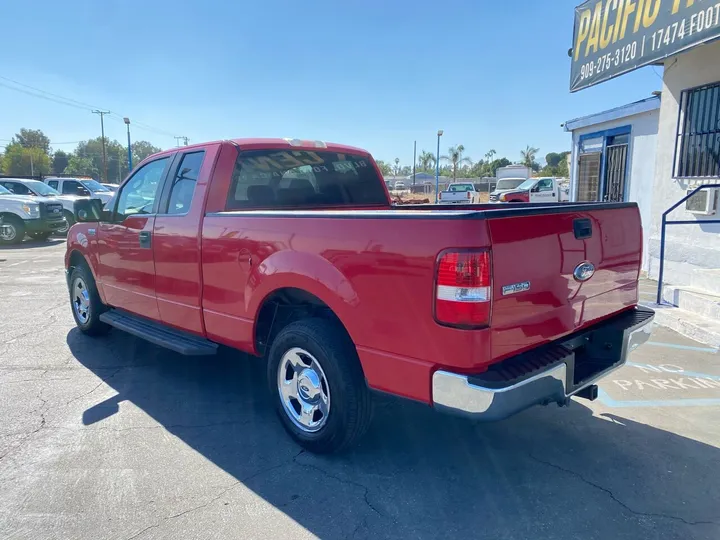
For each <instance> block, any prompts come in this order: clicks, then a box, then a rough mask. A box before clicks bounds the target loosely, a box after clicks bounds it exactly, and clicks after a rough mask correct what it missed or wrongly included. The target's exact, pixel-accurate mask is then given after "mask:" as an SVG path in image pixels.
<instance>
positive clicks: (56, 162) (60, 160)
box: [52, 150, 70, 174]
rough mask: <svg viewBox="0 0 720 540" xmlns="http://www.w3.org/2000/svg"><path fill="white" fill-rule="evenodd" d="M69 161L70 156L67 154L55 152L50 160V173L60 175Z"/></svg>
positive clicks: (60, 151) (59, 151)
mask: <svg viewBox="0 0 720 540" xmlns="http://www.w3.org/2000/svg"><path fill="white" fill-rule="evenodd" d="M69 161H70V156H69V155H68V154H67V152H63V151H62V150H58V151H57V152H55V154H53V159H52V173H53V174H62V173H63V171H65V167H67V166H68V162H69Z"/></svg>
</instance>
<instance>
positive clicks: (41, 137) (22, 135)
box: [12, 128, 50, 154]
mask: <svg viewBox="0 0 720 540" xmlns="http://www.w3.org/2000/svg"><path fill="white" fill-rule="evenodd" d="M12 142H13V143H18V144H20V145H22V146H24V147H25V148H40V149H41V150H42V151H43V152H45V153H46V154H49V153H50V139H48V137H47V136H46V135H45V134H44V133H43V132H42V130H41V129H26V128H21V129H20V131H19V132H18V133H16V134H15V137H13V141H12Z"/></svg>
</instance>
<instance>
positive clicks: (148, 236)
mask: <svg viewBox="0 0 720 540" xmlns="http://www.w3.org/2000/svg"><path fill="white" fill-rule="evenodd" d="M139 236H140V247H141V248H146V249H150V247H151V246H152V233H151V232H150V231H140V235H139Z"/></svg>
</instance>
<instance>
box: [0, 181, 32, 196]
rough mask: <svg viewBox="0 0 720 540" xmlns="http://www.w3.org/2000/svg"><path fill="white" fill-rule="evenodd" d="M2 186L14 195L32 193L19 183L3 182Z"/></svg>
mask: <svg viewBox="0 0 720 540" xmlns="http://www.w3.org/2000/svg"><path fill="white" fill-rule="evenodd" d="M3 186H5V187H6V188H7V189H8V191H11V192H12V193H14V194H15V195H32V194H33V192H32V191H30V190H29V189H28V188H27V186H25V185H24V184H21V183H20V182H3Z"/></svg>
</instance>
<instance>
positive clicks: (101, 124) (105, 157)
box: [93, 111, 110, 182]
mask: <svg viewBox="0 0 720 540" xmlns="http://www.w3.org/2000/svg"><path fill="white" fill-rule="evenodd" d="M93 114H99V115H100V133H101V134H102V152H103V170H104V171H105V176H104V177H103V178H104V180H105V181H106V182H107V181H108V166H107V154H106V153H105V121H104V120H105V118H104V117H105V115H106V114H110V111H93Z"/></svg>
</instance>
